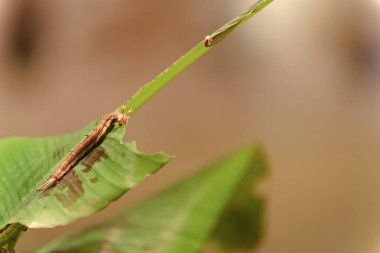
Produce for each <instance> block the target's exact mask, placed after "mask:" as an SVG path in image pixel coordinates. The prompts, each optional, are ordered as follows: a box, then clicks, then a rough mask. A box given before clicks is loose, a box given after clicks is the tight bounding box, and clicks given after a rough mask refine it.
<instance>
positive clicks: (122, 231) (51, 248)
mask: <svg viewBox="0 0 380 253" xmlns="http://www.w3.org/2000/svg"><path fill="white" fill-rule="evenodd" d="M265 170H266V168H265V166H264V162H263V157H262V155H261V152H260V151H259V150H258V149H256V148H252V147H249V148H244V149H241V150H239V151H237V152H235V153H233V154H232V155H229V156H228V157H225V158H224V159H223V160H221V161H219V162H217V163H215V164H213V165H211V166H209V167H207V168H205V169H204V170H201V171H200V172H198V173H196V174H195V175H193V176H192V177H190V178H188V179H187V180H184V181H182V182H180V183H177V184H176V185H174V186H173V187H171V188H169V189H168V190H166V191H164V192H162V193H159V194H158V195H156V196H153V197H152V198H150V199H148V200H145V201H143V202H141V203H140V204H138V205H136V206H135V207H133V208H131V209H128V210H126V211H125V212H124V213H122V214H121V215H119V216H117V217H114V218H112V219H109V220H107V221H105V222H103V223H102V224H100V225H98V226H94V227H92V228H89V229H87V230H85V231H82V232H80V233H77V234H73V235H69V236H65V237H62V238H60V239H57V240H55V241H53V242H51V243H50V244H48V245H46V246H44V247H42V248H41V249H38V250H36V251H34V252H39V253H47V252H55V253H58V252H59V253H68V252H79V253H90V252H91V253H92V252H120V253H123V252H133V253H139V252H144V253H147V252H161V253H178V252H181V253H194V252H199V250H201V249H202V247H203V245H204V243H205V242H206V241H207V239H208V238H209V237H210V235H211V233H212V232H213V231H214V229H215V226H216V224H217V223H218V222H219V221H221V218H222V217H226V216H225V215H226V214H227V217H228V214H231V212H228V211H227V210H239V209H241V208H243V209H245V208H246V207H249V208H248V209H246V211H247V212H245V214H246V215H247V217H249V216H252V215H253V216H255V217H254V218H249V219H251V220H255V219H256V221H255V222H253V223H260V224H261V221H258V220H257V219H261V218H262V214H261V213H260V212H261V211H262V210H263V209H262V208H261V207H262V206H260V208H258V209H256V204H255V203H251V200H252V198H251V197H249V198H248V196H251V195H252V190H253V189H254V188H253V187H254V183H256V182H257V180H258V179H259V178H260V177H262V176H263V175H264V173H265ZM239 198H240V199H239ZM240 200H243V202H247V203H244V204H243V205H242V206H240V207H239V208H236V206H234V205H235V204H236V203H241V201H240ZM231 204H232V206H231ZM231 207H232V209H231ZM224 211H227V212H226V213H224ZM223 213H224V214H225V215H223ZM222 220H223V219H222ZM223 223H224V222H222V223H221V224H223ZM228 223H229V224H231V222H228ZM253 223H252V222H250V223H248V224H247V225H250V224H253ZM244 226H245V227H246V224H244ZM224 229H225V227H224V228H223V230H224ZM260 229H261V226H256V225H254V226H253V227H252V228H249V229H248V230H249V231H250V235H249V236H252V238H250V240H251V242H252V241H255V240H257V239H258V238H259V237H260V236H258V235H259V234H260V233H261V230H260ZM233 231H235V232H239V231H238V229H237V230H233ZM245 231H247V229H246V228H244V229H243V230H242V231H240V232H244V233H245ZM240 234H241V233H240ZM218 238H222V237H218ZM247 241H248V240H247V239H245V240H244V243H246V242H247Z"/></svg>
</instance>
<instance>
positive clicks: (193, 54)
mask: <svg viewBox="0 0 380 253" xmlns="http://www.w3.org/2000/svg"><path fill="white" fill-rule="evenodd" d="M272 1H273V0H259V1H257V2H256V3H255V4H254V5H253V6H251V7H250V8H248V9H247V10H246V11H244V12H243V13H241V14H240V15H239V16H237V17H235V18H234V19H232V20H231V21H230V22H228V23H226V24H225V25H223V26H222V27H220V28H219V29H217V30H216V31H215V32H213V33H211V34H210V35H208V36H206V37H205V39H204V40H202V41H201V42H199V43H198V44H197V45H196V46H195V47H193V48H192V49H191V50H190V51H188V52H187V53H186V54H185V55H183V56H182V57H181V58H179V59H178V60H177V61H175V62H174V63H173V64H172V65H171V66H170V67H168V68H167V69H166V70H164V71H163V72H161V73H160V74H159V75H158V76H156V77H155V78H154V79H153V80H152V81H150V82H149V83H147V84H146V85H144V86H143V87H141V88H140V90H138V91H137V92H136V94H135V95H134V96H132V97H131V98H130V99H129V100H128V101H127V102H126V103H125V104H124V105H122V106H121V107H119V108H118V109H117V111H119V112H121V113H126V114H128V116H132V115H133V114H134V113H135V112H136V111H137V110H138V109H139V108H140V107H141V106H143V105H144V104H145V103H146V102H147V101H149V99H151V97H153V95H155V94H156V93H157V92H158V91H160V90H161V89H162V88H164V87H165V86H166V85H167V84H168V83H169V82H170V81H171V80H173V79H174V78H175V77H176V76H177V75H179V74H180V73H181V72H182V71H183V70H185V69H186V68H187V67H188V66H190V65H191V64H192V63H193V62H194V61H195V60H197V59H198V58H199V57H201V56H202V55H204V54H205V53H206V52H207V51H208V50H210V49H211V48H212V47H213V46H215V45H216V44H217V43H219V42H221V41H222V40H223V39H224V38H226V37H227V36H228V35H229V34H230V33H231V32H232V31H233V30H234V29H235V28H237V27H238V26H240V25H241V24H243V23H244V22H246V21H247V20H248V19H250V18H251V17H252V16H254V15H255V14H256V13H258V12H259V11H260V10H262V9H263V8H264V7H265V6H267V5H268V4H269V3H271V2H272Z"/></svg>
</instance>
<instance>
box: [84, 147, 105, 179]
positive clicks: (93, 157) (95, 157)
mask: <svg viewBox="0 0 380 253" xmlns="http://www.w3.org/2000/svg"><path fill="white" fill-rule="evenodd" d="M102 158H104V159H108V158H109V157H108V155H107V153H106V150H105V149H104V148H102V147H98V148H96V149H95V150H94V151H93V152H92V153H91V154H89V155H88V156H87V157H86V158H84V159H83V161H82V162H81V164H82V165H83V166H84V167H85V168H84V169H83V170H82V172H84V173H88V172H90V171H91V169H92V166H93V165H94V164H95V163H96V162H97V161H100V159H102Z"/></svg>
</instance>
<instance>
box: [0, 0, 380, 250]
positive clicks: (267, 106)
mask: <svg viewBox="0 0 380 253" xmlns="http://www.w3.org/2000/svg"><path fill="white" fill-rule="evenodd" d="M251 4H252V2H251V1H243V0H238V1H227V0H219V1H217V0H209V1H201V0H193V1H175V0H160V1H132V0H108V1H104V0H82V1H65V0H56V1H48V0H24V1H22V0H1V1H0V115H1V120H0V137H6V136H10V135H29V136H46V135H56V134H62V133H67V132H71V131H75V130H76V129H79V128H80V127H81V126H83V125H84V124H85V123H86V122H88V121H90V120H92V119H95V118H97V117H99V116H100V115H102V114H104V113H106V112H109V111H111V110H113V109H114V108H115V107H116V106H118V105H120V104H121V103H123V102H124V101H125V100H126V99H127V98H128V97H129V96H130V95H132V94H133V93H134V92H135V91H136V90H137V89H138V87H140V85H142V84H143V83H145V82H147V81H149V80H150V79H151V78H152V77H153V76H154V75H156V74H158V73H159V72H160V71H161V70H163V69H164V68H165V67H166V66H168V65H169V64H171V62H173V61H174V60H175V59H176V58H177V57H179V56H180V55H181V54H182V53H184V52H185V51H186V50H188V49H190V48H191V47H192V46H193V45H195V43H197V42H198V41H199V40H201V39H202V38H203V36H205V35H206V34H207V33H209V32H211V31H213V29H215V28H217V27H218V26H219V25H221V24H223V23H225V22H226V21H227V20H229V19H230V18H232V17H233V16H234V15H236V14H238V13H239V12H240V11H241V10H243V9H245V8H246V7H248V6H249V5H251ZM379 31H380V1H379V0H345V1H343V0H338V1H328V2H327V1H311V0H309V1H305V0H290V1H274V2H273V3H272V4H271V5H270V6H269V7H268V8H267V9H265V10H264V11H263V12H262V13H260V14H258V15H257V17H255V18H254V19H253V20H251V21H250V22H248V23H247V24H246V25H244V26H243V27H242V28H241V29H238V30H237V31H236V33H234V34H233V35H232V36H231V37H230V38H228V39H227V40H226V41H224V42H223V43H221V44H220V45H218V46H217V47H216V48H214V49H213V50H212V51H211V52H210V53H209V54H207V55H206V56H205V57H203V58H201V59H200V60H199V61H198V62H197V63H196V64H195V65H193V66H192V67H191V68H189V69H188V70H186V72H185V73H183V74H182V75H180V77H179V78H177V79H176V80H175V81H174V82H173V83H172V84H171V85H170V86H169V87H168V88H166V89H165V90H164V91H163V92H161V93H160V94H159V95H158V96H156V97H155V98H154V99H153V100H151V101H150V102H149V103H148V104H147V105H145V106H144V107H143V108H142V109H141V111H139V112H138V113H137V114H136V115H135V116H134V117H133V119H132V120H131V121H130V124H129V125H128V128H127V130H128V131H127V136H126V139H128V140H137V141H138V144H139V147H140V149H141V150H144V151H158V150H164V151H166V152H167V153H169V154H172V155H175V156H176V158H175V159H174V160H173V161H172V162H171V163H170V164H169V165H168V166H166V167H165V168H164V169H163V170H162V171H161V172H160V173H158V174H157V175H155V176H153V177H151V178H150V179H149V180H148V181H146V182H145V183H143V184H142V185H141V186H140V187H138V188H136V189H134V190H132V191H131V192H130V193H129V194H127V195H126V196H124V197H123V198H122V199H120V200H119V201H118V202H116V203H114V204H112V205H111V206H110V207H109V208H108V209H106V210H104V211H102V212H101V213H99V214H97V215H95V216H93V217H90V218H86V219H82V220H81V221H79V222H77V223H76V224H73V225H70V226H67V227H62V228H56V229H44V230H34V231H29V232H28V233H26V235H25V237H24V238H23V239H22V241H21V243H20V245H19V250H20V252H23V251H24V250H26V249H30V248H32V247H35V246H37V245H40V244H42V243H44V242H46V241H49V240H51V239H52V238H55V237H56V236H57V235H59V234H62V233H65V232H67V231H73V230H75V229H77V228H80V227H83V226H85V225H87V224H91V223H93V222H94V221H96V220H98V219H99V218H100V217H105V216H108V215H111V214H113V213H117V212H118V211H119V210H120V208H121V207H124V206H129V205H131V204H133V203H134V202H136V201H137V200H139V199H141V198H143V197H145V196H148V195H151V194H152V193H154V192H156V191H158V190H160V189H163V188H164V187H165V186H167V185H169V184H171V183H172V182H174V181H176V180H178V179H179V178H182V177H184V176H186V175H188V174H190V173H191V171H193V170H194V169H195V168H199V167H201V166H202V165H205V164H206V163H208V162H210V161H212V160H213V159H215V158H217V157H218V156H220V155H223V154H224V153H226V152H229V151H231V150H233V149H234V148H238V147H240V146H242V145H245V144H248V143H252V142H256V143H260V144H262V145H263V147H264V148H265V150H266V152H267V155H268V158H269V162H270V165H271V175H270V178H269V181H268V182H269V183H268V184H267V185H266V186H265V187H264V188H265V189H264V191H265V194H266V195H267V196H268V210H267V214H266V217H267V220H266V229H265V230H266V231H265V239H264V240H263V242H262V243H261V244H260V246H259V248H257V249H256V250H255V252H260V253H269V252H271V253H273V252H275V253H277V252H279V253H284V252H285V253H288V252H289V253H303V252H308V253H320V252H324V253H340V252H342V253H343V252H344V253H356V252H370V253H375V252H380V198H379V192H380V170H379V169H380V168H379V167H380V131H379V129H380V128H379V127H380V83H379V81H380V32H379Z"/></svg>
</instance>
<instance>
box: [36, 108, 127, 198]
mask: <svg viewBox="0 0 380 253" xmlns="http://www.w3.org/2000/svg"><path fill="white" fill-rule="evenodd" d="M127 122H128V116H127V115H126V114H123V113H119V112H112V113H109V114H106V115H105V116H104V117H103V118H102V119H101V121H100V122H99V123H98V124H96V126H95V128H94V129H93V130H92V131H91V132H90V133H89V134H88V135H87V136H86V137H85V138H84V139H83V140H81V141H80V142H79V144H78V145H76V146H75V147H74V149H73V150H72V151H71V152H70V153H69V154H68V155H67V156H66V157H65V158H64V159H63V160H62V162H61V164H60V165H59V166H58V169H57V170H56V171H55V172H54V174H53V175H51V176H50V177H49V179H48V180H46V182H45V183H43V184H42V185H41V186H40V187H39V188H38V190H40V191H44V190H47V189H49V188H50V187H52V186H53V185H55V184H56V183H57V182H58V181H59V180H61V179H62V178H63V177H64V176H65V175H66V174H67V173H68V172H69V171H70V170H71V169H72V168H73V167H74V166H75V165H76V164H77V163H78V162H79V161H80V160H81V159H82V158H83V157H84V156H85V155H86V154H88V152H90V151H91V150H93V149H94V148H95V147H96V146H97V145H99V144H100V142H101V141H102V140H103V138H104V137H105V136H106V135H107V134H108V133H109V132H110V131H111V130H112V129H113V128H114V124H115V123H118V124H120V125H122V126H124V125H126V124H127Z"/></svg>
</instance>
